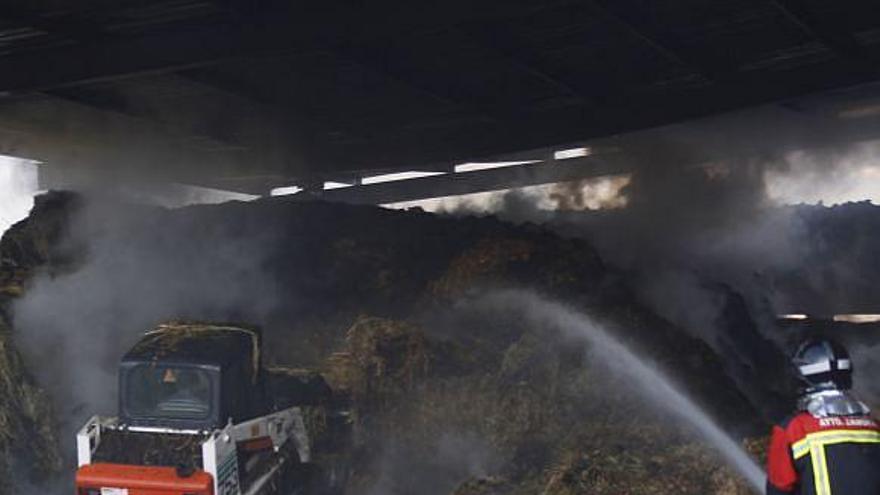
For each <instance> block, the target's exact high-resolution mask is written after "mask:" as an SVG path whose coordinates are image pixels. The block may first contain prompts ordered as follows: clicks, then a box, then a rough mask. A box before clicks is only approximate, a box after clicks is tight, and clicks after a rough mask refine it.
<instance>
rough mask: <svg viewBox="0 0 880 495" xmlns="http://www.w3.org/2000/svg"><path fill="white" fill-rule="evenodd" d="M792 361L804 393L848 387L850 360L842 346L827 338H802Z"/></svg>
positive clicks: (850, 368)
mask: <svg viewBox="0 0 880 495" xmlns="http://www.w3.org/2000/svg"><path fill="white" fill-rule="evenodd" d="M792 363H793V364H794V366H795V368H796V369H797V374H798V377H799V378H800V379H801V380H802V381H803V382H804V383H805V385H806V387H807V391H808V392H812V391H819V390H849V389H850V388H852V371H853V370H852V361H851V360H850V357H849V353H848V352H847V351H846V348H845V347H843V346H842V345H840V344H838V343H837V342H835V341H833V340H831V339H825V338H812V339H808V340H806V341H805V342H804V343H803V344H801V345H800V347H798V350H797V352H795V353H794V357H793V358H792Z"/></svg>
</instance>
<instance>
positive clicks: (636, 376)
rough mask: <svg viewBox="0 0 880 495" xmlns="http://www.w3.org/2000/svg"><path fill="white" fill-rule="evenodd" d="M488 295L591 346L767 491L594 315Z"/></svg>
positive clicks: (734, 448)
mask: <svg viewBox="0 0 880 495" xmlns="http://www.w3.org/2000/svg"><path fill="white" fill-rule="evenodd" d="M485 299H486V300H487V301H488V302H489V303H491V304H497V305H500V306H503V307H504V308H514V311H519V312H522V313H523V315H524V316H526V317H527V318H529V319H532V320H534V321H535V322H536V323H539V324H542V325H549V326H551V327H553V328H555V329H556V330H558V331H559V332H561V333H562V334H563V335H565V336H566V337H569V338H572V339H575V340H579V341H582V342H588V343H589V344H591V345H592V346H593V348H594V350H595V355H596V356H597V357H598V358H600V359H602V360H603V361H605V363H606V364H607V365H608V366H610V367H611V368H613V369H615V370H617V371H619V372H620V373H621V374H622V375H624V376H625V377H627V378H629V379H630V380H632V381H633V382H634V383H635V384H636V385H637V386H638V387H639V389H640V390H641V392H642V393H643V394H644V395H645V396H646V397H648V398H649V399H650V400H651V401H652V402H654V403H656V404H657V405H659V406H661V407H663V408H664V409H666V410H668V411H670V412H671V413H673V414H675V415H676V416H678V417H680V418H681V419H683V420H685V421H687V422H688V423H689V424H691V425H692V426H693V427H694V428H695V429H696V431H697V432H698V433H699V434H700V436H701V437H702V438H703V439H704V440H705V441H706V442H707V443H708V444H709V445H711V446H712V447H714V448H715V450H716V451H717V452H718V453H719V454H720V455H721V456H722V457H723V458H724V460H726V461H727V462H728V463H729V465H730V466H731V467H732V468H734V469H735V470H736V471H737V472H738V473H739V474H740V475H741V476H742V477H743V478H744V479H745V480H746V481H747V482H748V483H749V484H750V485H751V486H752V488H753V489H754V490H755V491H756V492H757V493H763V490H764V483H765V476H764V472H763V471H762V470H761V468H760V467H758V465H757V464H756V463H755V461H754V460H753V459H752V458H751V457H749V455H748V454H747V453H746V452H745V450H744V449H743V448H742V446H741V445H740V444H739V443H737V442H736V441H735V440H733V439H732V438H731V437H730V436H729V435H728V434H727V433H726V432H724V430H722V429H721V428H720V427H719V426H718V425H717V424H716V423H715V422H714V421H713V420H712V419H711V418H710V417H709V416H708V414H706V412H705V411H703V410H702V409H701V408H700V407H699V406H697V405H696V404H695V403H694V402H693V401H692V400H691V399H690V398H688V397H687V396H686V395H685V394H684V393H683V392H681V391H680V390H678V389H677V388H676V386H675V385H673V383H672V381H671V380H670V379H669V378H668V377H666V376H664V375H663V373H661V372H660V371H659V370H657V369H656V367H654V366H651V365H650V364H649V363H648V362H647V361H646V360H644V359H642V358H640V357H638V356H637V355H636V354H635V353H633V351H631V350H629V349H628V348H627V347H626V346H624V345H623V344H621V343H620V342H618V341H617V340H616V339H615V338H614V337H612V336H611V335H610V334H609V333H608V332H607V331H605V329H604V328H603V327H602V326H601V325H600V324H598V323H596V322H595V321H594V320H593V319H591V318H590V317H588V316H586V315H584V314H582V313H580V312H577V311H575V310H572V309H570V308H568V307H566V306H564V305H562V304H559V303H556V302H553V301H548V300H546V299H543V298H541V297H539V296H536V295H535V294H532V293H529V292H524V291H500V292H494V293H492V294H490V295H488V296H486V298H485Z"/></svg>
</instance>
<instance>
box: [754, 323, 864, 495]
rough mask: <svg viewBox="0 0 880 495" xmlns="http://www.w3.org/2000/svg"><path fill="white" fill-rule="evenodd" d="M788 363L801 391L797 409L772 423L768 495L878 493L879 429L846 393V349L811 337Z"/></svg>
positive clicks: (848, 381) (848, 376) (848, 374)
mask: <svg viewBox="0 0 880 495" xmlns="http://www.w3.org/2000/svg"><path fill="white" fill-rule="evenodd" d="M792 361H793V364H794V366H795V368H796V372H797V375H798V378H799V379H800V381H801V382H802V384H803V389H802V393H801V396H800V399H799V400H798V408H797V409H798V410H797V413H796V414H795V415H794V416H793V417H791V418H789V419H788V420H786V421H784V422H783V423H782V424H780V425H777V426H774V427H773V433H772V437H771V440H770V448H769V451H768V453H767V495H779V494H815V495H832V494H833V495H880V427H878V425H877V423H876V422H875V420H874V419H873V418H872V417H871V411H870V410H869V409H868V406H866V405H865V404H864V403H862V402H860V401H859V400H857V399H856V398H855V397H853V395H852V394H851V393H850V392H849V390H850V388H851V387H852V373H853V366H852V361H851V360H850V357H849V354H848V353H847V351H846V349H845V348H843V347H842V346H841V345H839V344H838V343H836V342H834V341H831V340H828V339H809V340H807V341H806V342H804V343H803V344H801V346H800V347H799V348H798V350H797V352H795V355H794V358H793V359H792Z"/></svg>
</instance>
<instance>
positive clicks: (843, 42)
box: [770, 0, 878, 63]
mask: <svg viewBox="0 0 880 495" xmlns="http://www.w3.org/2000/svg"><path fill="white" fill-rule="evenodd" d="M770 3H771V4H772V5H773V6H774V7H775V8H776V9H777V10H778V11H779V12H781V13H782V14H783V15H785V16H786V17H787V18H788V19H789V20H791V21H792V22H794V23H795V24H797V25H798V27H800V28H801V30H802V31H804V32H805V33H807V34H808V35H809V36H811V37H813V38H815V39H816V40H818V41H819V42H821V43H822V44H823V45H825V46H826V47H828V48H829V49H830V50H831V51H833V52H834V53H835V54H837V56H839V57H841V58H843V59H847V60H851V61H857V62H873V63H877V62H878V57H876V56H874V55H873V54H870V53H868V52H867V50H865V48H864V47H863V46H862V45H861V44H859V42H858V41H857V40H856V39H855V37H853V36H852V34H851V33H849V32H847V31H844V30H842V29H839V28H838V27H836V26H833V25H831V24H829V23H828V22H825V21H824V20H823V19H822V18H821V17H820V16H817V15H816V14H814V13H813V12H812V11H811V10H810V8H809V7H808V6H807V5H806V2H804V1H803V0H770Z"/></svg>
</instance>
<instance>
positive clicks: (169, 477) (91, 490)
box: [76, 463, 214, 495]
mask: <svg viewBox="0 0 880 495" xmlns="http://www.w3.org/2000/svg"><path fill="white" fill-rule="evenodd" d="M76 488H77V495H108V494H112V495H213V494H214V479H213V478H212V477H211V475H210V474H208V473H206V472H204V471H201V470H196V471H194V472H193V473H192V474H191V475H189V476H186V477H182V476H180V475H178V474H177V470H175V469H174V468H171V467H159V466H128V465H123V464H103V463H97V464H89V465H86V466H82V467H81V468H79V470H78V471H77V472H76Z"/></svg>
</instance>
